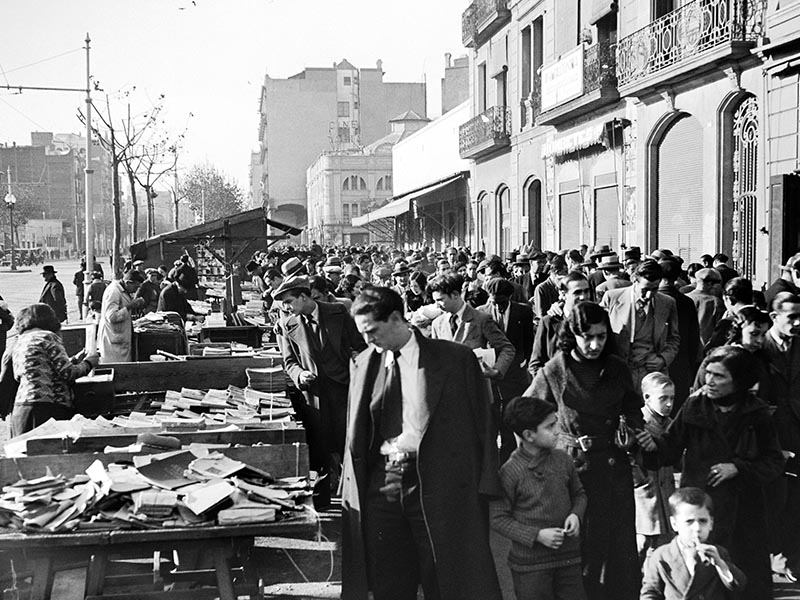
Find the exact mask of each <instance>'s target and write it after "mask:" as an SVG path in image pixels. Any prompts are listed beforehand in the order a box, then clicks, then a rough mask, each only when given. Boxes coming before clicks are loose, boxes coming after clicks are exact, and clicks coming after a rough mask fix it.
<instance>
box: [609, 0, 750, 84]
mask: <svg viewBox="0 0 800 600" xmlns="http://www.w3.org/2000/svg"><path fill="white" fill-rule="evenodd" d="M764 4H765V1H764V0H692V1H691V2H689V3H688V4H684V5H683V6H681V7H680V8H678V9H677V10H674V11H672V12H670V13H668V14H666V15H664V16H663V17H661V18H660V19H657V20H655V21H653V22H652V23H650V24H649V25H647V26H646V27H643V28H642V29H640V30H639V31H637V32H635V33H633V34H631V35H629V36H627V37H625V38H623V39H622V40H620V42H619V44H618V46H617V78H618V79H619V85H620V87H624V86H627V85H629V84H633V83H635V82H637V81H638V80H641V79H644V78H646V77H648V76H650V75H653V74H656V73H658V72H660V71H663V70H665V69H668V68H669V67H672V66H673V65H678V64H680V63H682V62H684V61H689V60H691V59H693V58H695V57H702V56H703V55H704V54H711V53H712V52H713V51H714V50H715V49H717V48H719V47H721V46H723V45H726V44H733V43H736V42H755V41H756V40H757V39H758V37H759V36H760V35H761V34H762V28H763V20H764V11H765V7H764Z"/></svg>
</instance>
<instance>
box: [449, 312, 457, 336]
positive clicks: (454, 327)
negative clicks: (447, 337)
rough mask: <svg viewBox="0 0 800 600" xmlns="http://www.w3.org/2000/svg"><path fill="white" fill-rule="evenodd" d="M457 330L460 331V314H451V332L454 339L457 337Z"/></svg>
mask: <svg viewBox="0 0 800 600" xmlns="http://www.w3.org/2000/svg"><path fill="white" fill-rule="evenodd" d="M456 331H458V315H450V333H451V334H452V335H453V339H455V337H456Z"/></svg>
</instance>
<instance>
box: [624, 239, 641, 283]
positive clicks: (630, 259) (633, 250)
mask: <svg viewBox="0 0 800 600" xmlns="http://www.w3.org/2000/svg"><path fill="white" fill-rule="evenodd" d="M641 262H642V249H641V248H640V247H639V246H631V247H630V248H626V249H625V252H623V254H622V264H623V265H624V266H625V273H626V274H627V275H628V276H629V277H630V276H631V275H632V274H633V272H634V271H635V270H636V267H638V266H639V263H641Z"/></svg>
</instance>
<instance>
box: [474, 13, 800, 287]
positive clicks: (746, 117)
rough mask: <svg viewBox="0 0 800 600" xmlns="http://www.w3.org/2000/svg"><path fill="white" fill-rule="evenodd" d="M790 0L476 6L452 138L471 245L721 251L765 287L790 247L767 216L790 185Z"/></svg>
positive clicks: (789, 234)
mask: <svg viewBox="0 0 800 600" xmlns="http://www.w3.org/2000/svg"><path fill="white" fill-rule="evenodd" d="M798 4H800V3H798V2H797V1H792V2H787V1H785V0H781V1H779V2H777V1H771V2H767V1H766V0H654V1H652V2H651V1H649V0H648V1H643V0H620V1H619V2H610V1H607V0H595V1H592V2H585V1H583V2H581V1H579V0H538V1H537V0H520V1H514V0H507V1H506V0H475V2H473V3H472V4H471V5H470V6H469V7H468V8H467V10H466V11H465V12H464V14H463V16H462V33H463V38H464V42H465V45H466V46H467V47H469V48H471V49H472V52H471V64H472V68H471V90H472V105H473V118H472V119H471V120H470V121H468V122H467V123H465V125H464V126H463V127H462V129H461V134H460V136H461V137H460V151H461V155H462V157H465V158H470V159H472V160H473V167H472V171H473V183H472V194H473V195H472V199H471V200H472V211H473V215H474V219H473V222H474V224H475V228H474V230H473V232H472V239H473V246H475V247H482V248H484V249H486V250H488V251H492V252H501V253H508V252H510V251H511V250H513V249H514V248H517V247H519V246H520V245H522V244H533V245H535V246H539V247H544V248H549V249H560V248H569V247H575V246H577V245H579V244H581V243H585V244H587V245H589V246H594V245H601V244H610V245H611V246H612V247H615V248H618V247H619V246H620V245H626V246H632V245H637V246H641V247H642V248H643V249H645V250H646V251H647V250H654V249H656V248H670V249H671V250H673V251H674V252H676V253H679V254H680V255H681V256H682V257H683V258H684V259H685V260H687V261H690V262H691V261H696V260H697V259H698V258H699V256H700V255H701V254H703V253H710V254H714V253H715V252H719V251H722V252H725V253H727V254H729V255H730V256H731V257H732V258H733V261H734V264H735V266H736V268H737V269H738V270H739V271H740V272H741V273H743V274H744V275H746V276H748V277H753V278H754V279H755V280H756V281H757V282H759V283H762V282H765V281H767V280H768V279H769V278H770V277H771V276H772V274H774V270H775V269H774V265H775V264H779V263H780V261H781V256H783V255H785V254H786V252H788V249H789V247H790V246H791V247H792V248H793V250H792V252H794V251H795V250H796V249H797V247H798V236H797V231H796V229H797V226H795V230H794V231H783V229H785V226H784V225H783V224H784V223H785V219H783V216H782V215H783V214H784V213H783V210H784V208H785V206H784V205H786V204H791V203H790V202H789V201H788V200H785V199H786V198H788V197H789V196H790V194H787V190H791V189H796V188H793V187H792V186H794V185H796V184H795V181H796V180H795V178H794V177H795V175H793V174H792V171H793V170H794V169H797V159H798V154H797V148H798V145H797V129H798V127H797V116H798V109H797V96H798V88H797V68H796V67H795V66H793V63H792V60H794V59H793V58H792V56H794V54H793V53H794V52H796V48H795V45H796V44H797V40H798V37H800V28H799V27H798V21H797V15H798V13H799V12H800V9H798ZM793 78H794V79H793ZM781 202H783V204H782V205H781V212H780V213H776V212H775V209H774V205H775V204H776V203H781ZM792 210H794V209H793V208H792ZM776 214H779V215H780V216H777V217H776ZM796 220H797V219H795V221H796ZM777 230H781V232H780V236H779V235H778V231H777ZM777 237H780V238H781V241H780V242H779V241H778V240H777V239H776V238H777ZM778 245H780V246H781V251H780V252H778V253H777V254H776V252H775V247H776V246H778ZM789 254H791V252H790V253H789Z"/></svg>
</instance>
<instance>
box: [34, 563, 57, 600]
mask: <svg viewBox="0 0 800 600" xmlns="http://www.w3.org/2000/svg"><path fill="white" fill-rule="evenodd" d="M32 566H33V577H32V578H31V579H32V581H31V600H50V594H51V593H52V592H53V578H54V576H55V573H53V557H52V556H37V557H36V558H34V559H33V565H32Z"/></svg>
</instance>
